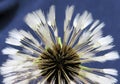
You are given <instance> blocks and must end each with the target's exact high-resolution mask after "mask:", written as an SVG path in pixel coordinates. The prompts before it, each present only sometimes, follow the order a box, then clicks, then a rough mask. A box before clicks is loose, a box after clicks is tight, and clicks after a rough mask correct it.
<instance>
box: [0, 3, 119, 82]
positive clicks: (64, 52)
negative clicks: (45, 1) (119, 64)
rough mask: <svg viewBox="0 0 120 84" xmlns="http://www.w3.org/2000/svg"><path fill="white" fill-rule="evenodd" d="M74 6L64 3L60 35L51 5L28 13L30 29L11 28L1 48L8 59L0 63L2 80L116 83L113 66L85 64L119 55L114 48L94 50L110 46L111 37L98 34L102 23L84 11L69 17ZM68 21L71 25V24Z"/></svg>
mask: <svg viewBox="0 0 120 84" xmlns="http://www.w3.org/2000/svg"><path fill="white" fill-rule="evenodd" d="M73 12H74V6H67V8H66V10H65V19H64V22H63V23H64V24H63V27H64V28H63V33H62V34H63V37H61V36H60V35H59V34H58V33H59V30H58V28H57V24H56V16H55V6H53V5H52V6H51V7H50V9H49V12H48V13H47V14H44V12H43V11H42V10H36V11H34V12H32V13H28V14H27V15H26V17H25V22H26V24H27V25H28V26H29V27H30V28H31V29H32V31H33V32H32V33H31V32H29V31H25V30H22V29H21V30H17V29H13V30H11V31H10V32H9V36H8V38H6V40H5V43H7V44H9V45H10V47H6V48H4V49H3V50H2V53H3V54H5V55H8V57H9V58H8V59H7V61H6V62H5V63H3V64H2V66H1V67H0V74H1V75H3V77H4V79H3V83H4V84H116V83H117V79H116V78H115V76H117V75H118V72H117V70H116V69H114V68H109V67H108V68H95V67H88V66H86V65H85V64H86V63H87V64H89V63H91V62H93V63H96V62H100V63H104V62H106V61H114V60H116V59H118V58H119V55H118V52H117V51H110V52H107V53H103V54H100V55H99V54H97V53H100V52H103V51H105V50H109V49H111V48H113V47H114V46H113V44H112V42H113V38H112V36H110V35H107V36H104V37H103V35H102V28H103V27H104V23H102V22H100V21H99V20H93V18H92V15H91V13H89V12H88V11H84V12H83V13H78V14H76V16H75V17H73V20H72V22H71V19H72V15H73ZM71 24H72V26H71Z"/></svg>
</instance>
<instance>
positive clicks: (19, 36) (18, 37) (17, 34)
mask: <svg viewBox="0 0 120 84" xmlns="http://www.w3.org/2000/svg"><path fill="white" fill-rule="evenodd" d="M9 36H10V37H12V38H14V39H16V40H18V41H20V40H21V39H23V38H24V36H23V35H22V34H20V32H19V31H18V30H17V29H13V30H12V31H10V32H9Z"/></svg>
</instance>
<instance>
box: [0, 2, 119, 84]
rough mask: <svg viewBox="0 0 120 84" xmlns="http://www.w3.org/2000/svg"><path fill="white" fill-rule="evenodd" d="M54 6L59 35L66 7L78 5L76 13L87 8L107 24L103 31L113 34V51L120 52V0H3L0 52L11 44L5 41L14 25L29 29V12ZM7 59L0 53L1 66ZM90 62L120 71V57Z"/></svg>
mask: <svg viewBox="0 0 120 84" xmlns="http://www.w3.org/2000/svg"><path fill="white" fill-rule="evenodd" d="M51 5H55V6H56V21H57V26H58V28H59V31H60V33H59V34H60V35H62V30H63V21H64V17H65V16H64V15H65V8H66V7H67V5H75V12H74V16H75V14H76V13H78V12H80V13H83V12H84V11H85V10H87V11H89V12H91V13H92V15H93V18H94V19H99V20H100V21H101V22H104V23H105V24H106V26H105V27H104V28H103V34H104V35H112V36H113V38H114V43H113V44H114V45H116V46H115V47H114V48H113V50H117V51H118V52H119V54H120V0H0V51H1V50H2V49H3V48H5V47H6V46H8V45H6V44H5V42H4V41H5V38H6V37H8V32H9V31H10V30H12V29H14V28H17V29H24V30H30V29H29V28H28V26H27V25H26V24H25V22H24V17H25V15H26V14H27V13H29V12H32V11H34V10H37V9H42V10H43V11H44V12H45V14H46V13H47V12H48V9H49V7H50V6H51ZM6 59H7V56H5V55H2V53H1V52H0V66H1V64H2V63H3V62H5V61H6ZM91 65H92V66H93V67H96V66H97V67H100V68H105V67H106V68H107V67H108V68H111V67H113V68H116V69H117V70H118V71H120V60H116V61H110V62H105V63H103V64H102V63H101V64H91ZM117 79H118V80H119V81H118V83H117V84H120V75H119V76H118V77H117ZM2 80H3V77H2V76H1V75H0V84H3V83H2ZM101 81H102V80H101ZM106 84H107V83H106Z"/></svg>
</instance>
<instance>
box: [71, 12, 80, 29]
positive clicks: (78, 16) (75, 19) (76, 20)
mask: <svg viewBox="0 0 120 84" xmlns="http://www.w3.org/2000/svg"><path fill="white" fill-rule="evenodd" d="M79 18H80V14H79V13H78V14H77V15H76V16H75V18H74V21H73V26H74V27H77V24H78V20H79Z"/></svg>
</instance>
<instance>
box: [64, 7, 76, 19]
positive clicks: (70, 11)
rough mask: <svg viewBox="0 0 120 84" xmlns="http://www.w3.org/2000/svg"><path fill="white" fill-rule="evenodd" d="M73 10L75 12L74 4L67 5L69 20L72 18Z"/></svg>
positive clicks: (67, 17)
mask: <svg viewBox="0 0 120 84" xmlns="http://www.w3.org/2000/svg"><path fill="white" fill-rule="evenodd" d="M73 12H74V6H67V8H66V13H65V14H66V15H65V16H66V19H67V20H68V21H70V20H71V18H72V15H73Z"/></svg>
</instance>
